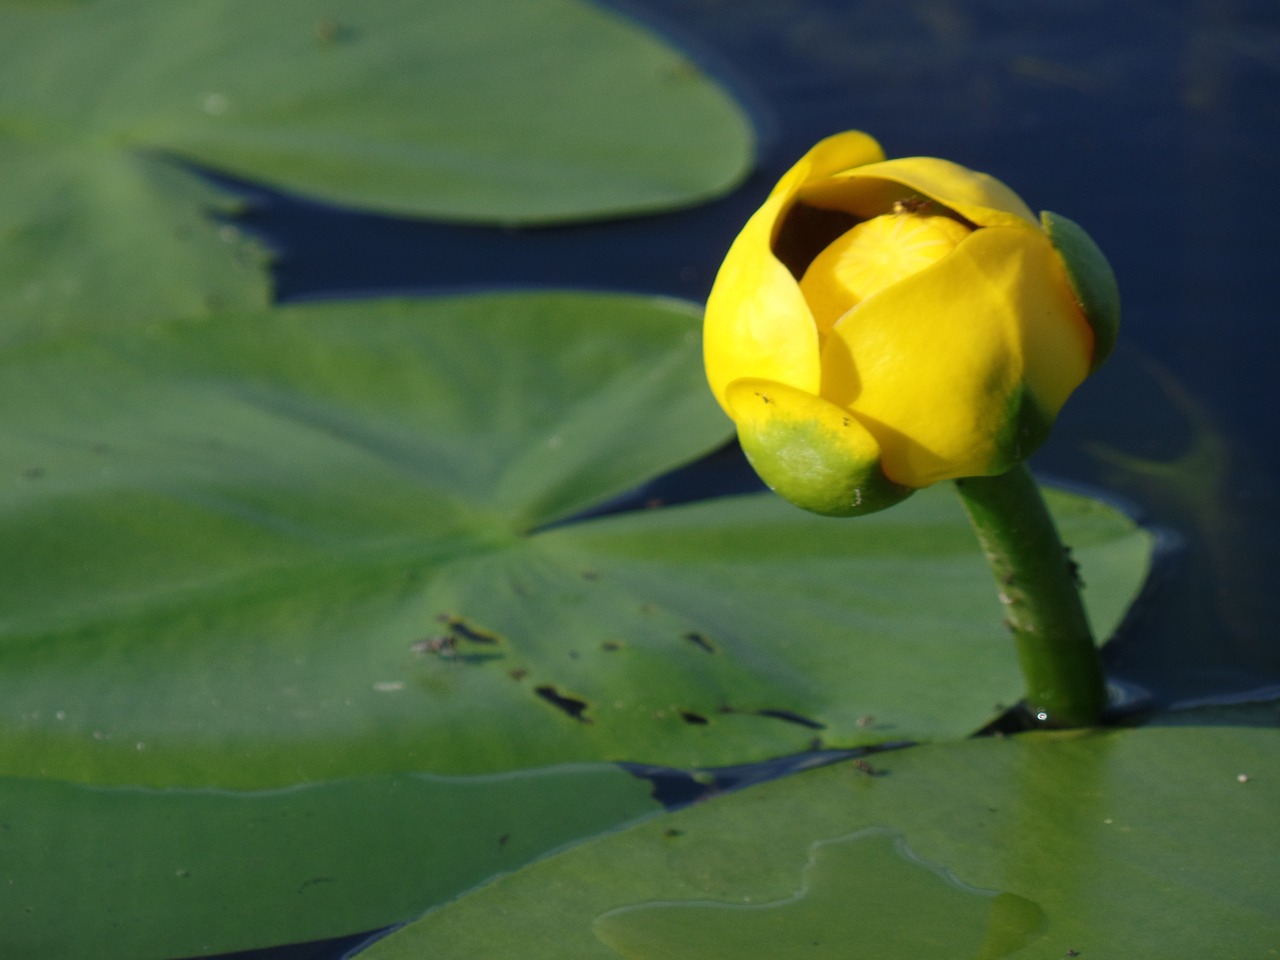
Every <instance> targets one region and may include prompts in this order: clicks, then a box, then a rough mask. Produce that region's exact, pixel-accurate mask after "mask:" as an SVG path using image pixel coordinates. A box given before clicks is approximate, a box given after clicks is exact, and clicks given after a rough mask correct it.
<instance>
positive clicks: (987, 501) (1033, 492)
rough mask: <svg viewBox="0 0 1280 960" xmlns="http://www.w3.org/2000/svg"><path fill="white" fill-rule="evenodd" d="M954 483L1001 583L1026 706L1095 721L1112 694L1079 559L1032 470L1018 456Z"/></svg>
mask: <svg viewBox="0 0 1280 960" xmlns="http://www.w3.org/2000/svg"><path fill="white" fill-rule="evenodd" d="M956 488H957V489H958V490H959V491H960V499H961V501H962V502H963V503H964V507H965V510H966V511H968V514H969V519H970V521H972V523H973V528H974V530H975V531H977V534H978V540H979V541H980V542H981V543H982V549H983V551H984V552H985V553H986V555H987V560H988V561H989V562H990V564H991V570H992V572H993V573H994V574H995V576H996V582H997V584H998V585H999V590H1000V601H1001V603H1003V604H1004V608H1005V613H1006V618H1007V623H1008V626H1009V629H1010V630H1012V631H1013V637H1014V642H1015V643H1016V645H1017V649H1018V661H1019V663H1020V664H1021V666H1022V675H1023V677H1024V678H1025V679H1026V684H1027V703H1026V705H1027V708H1028V710H1030V712H1031V714H1032V716H1034V717H1035V718H1036V719H1037V720H1039V721H1040V722H1041V723H1042V724H1044V725H1046V726H1054V727H1087V726H1092V725H1094V724H1096V723H1097V722H1098V718H1099V717H1100V716H1101V714H1102V710H1103V708H1104V707H1105V706H1106V699H1107V692H1106V683H1105V680H1104V678H1103V675H1102V666H1101V664H1100V662H1099V660H1098V652H1097V649H1096V648H1095V646H1094V643H1093V634H1092V633H1091V632H1090V630H1089V621H1088V619H1087V618H1086V617H1085V612H1084V606H1083V604H1081V602H1080V591H1079V589H1078V587H1077V582H1076V571H1075V566H1074V564H1073V563H1072V562H1071V558H1070V556H1069V555H1068V553H1067V551H1066V549H1065V548H1064V547H1063V545H1062V541H1061V540H1060V539H1059V537H1058V530H1057V527H1055V526H1054V523H1053V518H1052V517H1051V516H1050V515H1049V510H1048V508H1047V507H1046V506H1045V503H1044V498H1043V497H1041V496H1040V488H1039V487H1038V486H1037V485H1036V482H1035V480H1034V479H1033V478H1032V476H1031V471H1029V470H1028V469H1027V468H1026V466H1024V465H1023V464H1018V465H1017V466H1016V467H1014V468H1013V469H1012V470H1010V471H1009V472H1008V473H1004V474H1001V475H1000V476H998V477H967V478H965V479H963V480H957V481H956Z"/></svg>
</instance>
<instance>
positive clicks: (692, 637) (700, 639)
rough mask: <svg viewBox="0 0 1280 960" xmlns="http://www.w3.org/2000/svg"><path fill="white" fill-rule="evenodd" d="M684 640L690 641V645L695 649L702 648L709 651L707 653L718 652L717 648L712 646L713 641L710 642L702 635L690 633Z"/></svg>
mask: <svg viewBox="0 0 1280 960" xmlns="http://www.w3.org/2000/svg"><path fill="white" fill-rule="evenodd" d="M684 638H685V639H686V640H688V641H689V642H690V643H692V644H693V645H694V646H695V647H701V648H702V649H703V650H705V651H707V653H715V652H716V648H715V647H713V646H712V645H711V641H710V640H708V639H707V638H706V637H704V636H703V635H702V634H700V633H694V632H692V631H690V632H689V633H686V634H685V635H684Z"/></svg>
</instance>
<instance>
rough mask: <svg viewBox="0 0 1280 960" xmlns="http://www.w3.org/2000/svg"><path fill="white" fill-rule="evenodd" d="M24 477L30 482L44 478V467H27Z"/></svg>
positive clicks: (23, 472)
mask: <svg viewBox="0 0 1280 960" xmlns="http://www.w3.org/2000/svg"><path fill="white" fill-rule="evenodd" d="M22 475H23V476H24V477H25V478H26V479H28V480H39V479H40V478H41V477H43V476H44V467H27V469H25V470H23V471H22Z"/></svg>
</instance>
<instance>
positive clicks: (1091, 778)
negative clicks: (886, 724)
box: [360, 727, 1280, 960]
mask: <svg viewBox="0 0 1280 960" xmlns="http://www.w3.org/2000/svg"><path fill="white" fill-rule="evenodd" d="M1278 749H1280V732H1278V731H1277V730H1275V729H1248V728H1222V727H1218V728H1210V729H1197V728H1178V729H1169V728H1166V729H1156V728H1152V729H1140V730H1130V731H1110V732H1083V733H1074V734H1067V735H1062V734H1056V735H1055V734H1031V735H1024V736H1019V737H1011V738H1007V739H1004V740H995V739H985V740H975V741H968V742H963V743H953V744H946V745H938V746H931V747H919V748H914V749H910V750H904V751H901V752H898V753H891V754H882V755H880V756H877V757H876V758H875V766H874V767H869V766H867V765H866V764H865V763H863V764H854V763H841V764H837V765H834V766H830V767H826V768H823V769H820V770H816V771H812V772H809V773H805V774H800V775H797V776H794V777H789V778H787V779H785V780H781V781H775V782H773V783H770V784H766V785H764V786H761V787H755V788H752V789H750V790H747V791H744V792H742V793H739V794H736V795H733V796H729V797H724V798H721V799H719V800H717V801H715V802H714V803H709V804H705V805H702V806H699V807H694V808H692V809H689V810H686V811H682V812H681V813H679V814H676V815H674V816H671V817H667V818H663V819H662V820H659V821H655V822H650V823H646V824H642V825H640V826H637V827H634V828H631V829H629V830H627V831H624V832H622V833H619V834H615V835H613V836H610V837H606V838H602V839H600V840H596V841H592V842H590V843H587V844H584V845H582V846H580V847H577V848H576V849H574V850H572V851H569V852H567V853H565V854H562V855H560V856H558V857H554V858H552V859H550V860H547V861H544V862H543V863H540V864H537V865H535V866H533V867H530V868H527V869H525V870H523V871H521V872H520V873H517V874H515V875H514V876H511V877H506V878H503V879H500V880H498V881H496V882H494V883H492V884H491V885H489V886H488V887H486V888H483V889H481V890H480V891H478V892H476V893H475V894H472V895H471V896H468V897H465V898H463V899H462V900H460V901H458V902H457V903H455V904H453V905H450V906H448V907H445V908H443V909H441V910H438V911H436V912H434V913H431V914H429V915H427V916H426V917H425V918H423V919H422V920H420V921H419V922H417V923H415V924H411V925H410V926H408V927H406V928H404V929H402V930H400V931H397V932H396V933H394V934H392V935H391V936H390V937H388V938H386V939H384V940H382V941H380V942H379V943H376V944H374V945H373V947H371V948H370V949H369V950H367V951H365V952H363V953H361V954H360V956H361V960H366V958H367V960H426V958H428V957H429V958H431V960H450V958H463V957H478V956H483V957H490V958H493V960H538V958H547V960H553V958H554V960H559V958H561V957H566V956H571V957H575V958H581V960H590V958H600V960H616V958H617V957H620V956H621V957H625V958H626V960H698V958H704V957H708V956H732V957H735V958H739V960H754V958H762V960H763V958H768V960H787V958H792V957H795V958H800V957H803V958H806V960H807V958H812V960H844V958H847V957H856V956H868V957H871V956H874V957H876V958H878V960H917V958H919V957H930V958H937V960H974V958H978V960H994V958H1005V957H1007V958H1023V960H1061V958H1062V957H1071V956H1080V957H1090V956H1125V957H1188V958H1190V957H1207V956H1218V957H1226V956H1230V957H1245V956H1265V955H1266V954H1267V953H1268V952H1269V951H1270V950H1273V949H1274V945H1275V943H1276V942H1277V938H1280V904H1278V903H1277V900H1276V896H1275V882H1274V881H1275V871H1276V866H1275V865H1276V862H1277V856H1280V844H1278V843H1277V840H1276V835H1275V830H1274V824H1275V823H1276V820H1277V817H1280V776H1278V774H1280V764H1277V762H1276V756H1277V750H1278ZM620 864H625V868H620V867H619V865H620ZM1170 918H1176V922H1171V920H1170Z"/></svg>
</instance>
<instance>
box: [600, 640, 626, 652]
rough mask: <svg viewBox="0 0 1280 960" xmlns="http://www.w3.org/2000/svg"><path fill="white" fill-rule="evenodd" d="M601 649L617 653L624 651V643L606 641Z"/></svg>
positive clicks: (601, 645)
mask: <svg viewBox="0 0 1280 960" xmlns="http://www.w3.org/2000/svg"><path fill="white" fill-rule="evenodd" d="M600 649H601V650H607V651H608V652H609V653H617V652H618V651H619V650H621V649H622V641H620V640H606V641H605V642H604V643H602V644H600Z"/></svg>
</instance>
